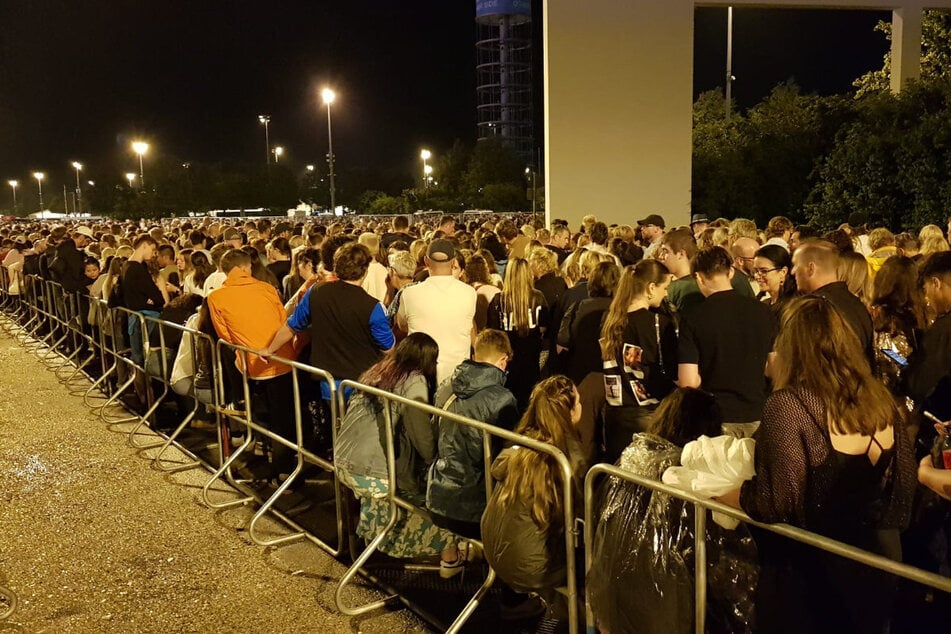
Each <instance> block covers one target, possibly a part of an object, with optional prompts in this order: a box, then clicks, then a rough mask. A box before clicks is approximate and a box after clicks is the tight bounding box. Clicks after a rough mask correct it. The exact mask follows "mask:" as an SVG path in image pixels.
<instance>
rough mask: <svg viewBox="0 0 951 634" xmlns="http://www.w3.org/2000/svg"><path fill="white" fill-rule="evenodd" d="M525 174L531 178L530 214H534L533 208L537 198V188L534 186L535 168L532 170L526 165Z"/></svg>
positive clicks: (535, 205)
mask: <svg viewBox="0 0 951 634" xmlns="http://www.w3.org/2000/svg"><path fill="white" fill-rule="evenodd" d="M525 176H526V177H531V179H532V214H533V215H534V214H535V213H536V211H535V210H536V208H537V203H536V201H537V200H538V196H537V194H536V192H537V191H538V190H537V189H536V188H535V170H533V169H532V168H531V167H526V168H525Z"/></svg>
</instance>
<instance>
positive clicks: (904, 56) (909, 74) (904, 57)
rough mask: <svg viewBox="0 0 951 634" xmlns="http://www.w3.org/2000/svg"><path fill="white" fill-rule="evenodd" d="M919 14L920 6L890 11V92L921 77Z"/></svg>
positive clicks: (907, 6)
mask: <svg viewBox="0 0 951 634" xmlns="http://www.w3.org/2000/svg"><path fill="white" fill-rule="evenodd" d="M921 14H922V9H921V7H920V6H914V5H908V4H906V6H904V7H902V8H899V9H895V10H894V11H892V67H891V88H892V92H901V89H902V88H903V87H904V86H905V84H906V83H907V82H908V80H910V79H918V78H919V77H920V76H921Z"/></svg>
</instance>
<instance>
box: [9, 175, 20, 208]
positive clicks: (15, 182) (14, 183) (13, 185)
mask: <svg viewBox="0 0 951 634" xmlns="http://www.w3.org/2000/svg"><path fill="white" fill-rule="evenodd" d="M19 184H20V181H7V185H9V186H10V189H12V190H13V213H16V212H17V185H19Z"/></svg>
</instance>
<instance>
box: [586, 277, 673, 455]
mask: <svg viewBox="0 0 951 634" xmlns="http://www.w3.org/2000/svg"><path fill="white" fill-rule="evenodd" d="M670 278H671V275H670V272H669V271H668V270H667V267H666V266H664V265H663V264H661V263H660V262H658V261H657V260H642V261H641V262H638V263H637V265H635V266H628V267H626V268H625V269H624V271H623V272H622V273H621V279H620V281H619V282H618V287H617V291H616V292H615V293H614V299H613V300H612V301H611V307H610V308H608V312H607V314H606V315H605V317H604V323H603V325H602V326H601V339H600V344H601V359H602V361H603V364H604V393H605V398H606V401H607V407H606V408H605V411H604V433H603V439H604V453H605V455H604V460H605V461H606V462H611V463H613V462H615V461H616V460H617V459H618V458H619V457H620V456H621V452H622V451H623V450H624V448H625V447H627V445H628V444H629V443H630V442H631V436H632V435H633V434H636V433H639V432H643V431H646V430H647V429H648V427H649V426H650V420H651V416H652V415H653V413H654V410H655V409H656V406H657V403H658V402H659V401H660V400H661V399H663V398H664V397H666V396H667V395H668V394H669V393H670V392H671V391H673V389H674V381H673V378H672V377H676V375H677V332H676V327H675V325H674V322H673V320H672V319H671V318H670V317H668V316H667V315H665V314H661V313H660V312H658V311H657V309H658V308H659V307H660V305H661V303H662V302H663V301H664V298H666V297H667V287H668V286H670Z"/></svg>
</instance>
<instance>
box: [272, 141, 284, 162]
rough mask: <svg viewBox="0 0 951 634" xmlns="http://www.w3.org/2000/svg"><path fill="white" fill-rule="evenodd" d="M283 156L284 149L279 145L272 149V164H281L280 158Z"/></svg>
mask: <svg viewBox="0 0 951 634" xmlns="http://www.w3.org/2000/svg"><path fill="white" fill-rule="evenodd" d="M283 154H284V148H282V147H281V146H280V145H278V146H277V147H275V148H274V164H275V165H277V164H278V163H280V162H281V156H283Z"/></svg>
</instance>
